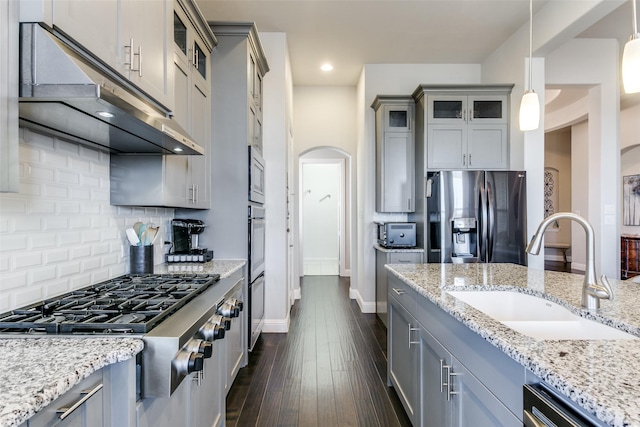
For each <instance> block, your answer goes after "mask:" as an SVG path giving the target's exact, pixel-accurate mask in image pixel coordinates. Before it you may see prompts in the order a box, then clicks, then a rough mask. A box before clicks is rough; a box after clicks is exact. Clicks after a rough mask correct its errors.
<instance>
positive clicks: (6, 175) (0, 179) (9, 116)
mask: <svg viewBox="0 0 640 427" xmlns="http://www.w3.org/2000/svg"><path fill="white" fill-rule="evenodd" d="M0 61H2V64H3V66H2V67H1V69H0V153H2V155H0V192H17V191H18V184H19V169H18V145H19V144H18V85H17V84H16V82H17V81H18V63H19V62H18V4H17V3H16V2H13V1H9V2H4V3H3V4H2V6H1V7H0Z"/></svg>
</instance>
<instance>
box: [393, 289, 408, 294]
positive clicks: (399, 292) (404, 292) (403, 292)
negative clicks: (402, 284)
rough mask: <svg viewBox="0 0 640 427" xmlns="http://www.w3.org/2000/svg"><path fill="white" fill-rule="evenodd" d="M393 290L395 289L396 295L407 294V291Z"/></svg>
mask: <svg viewBox="0 0 640 427" xmlns="http://www.w3.org/2000/svg"><path fill="white" fill-rule="evenodd" d="M391 289H393V292H395V293H396V295H403V294H406V293H407V291H405V290H403V289H398V288H391Z"/></svg>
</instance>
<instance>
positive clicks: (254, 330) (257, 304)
mask: <svg viewBox="0 0 640 427" xmlns="http://www.w3.org/2000/svg"><path fill="white" fill-rule="evenodd" d="M249 325H250V330H249V351H251V350H253V346H254V345H255V344H256V341H257V340H258V337H259V336H260V332H262V327H263V326H264V274H262V275H261V276H260V277H258V278H257V279H256V280H254V281H253V283H250V284H249Z"/></svg>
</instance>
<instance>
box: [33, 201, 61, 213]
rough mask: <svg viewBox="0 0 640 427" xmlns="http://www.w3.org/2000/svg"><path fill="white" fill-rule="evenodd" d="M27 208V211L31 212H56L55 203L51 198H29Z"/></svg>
mask: <svg viewBox="0 0 640 427" xmlns="http://www.w3.org/2000/svg"><path fill="white" fill-rule="evenodd" d="M27 209H28V212H29V213H32V214H49V215H53V214H54V213H55V212H56V204H55V202H53V201H51V200H45V199H29V201H28V202H27Z"/></svg>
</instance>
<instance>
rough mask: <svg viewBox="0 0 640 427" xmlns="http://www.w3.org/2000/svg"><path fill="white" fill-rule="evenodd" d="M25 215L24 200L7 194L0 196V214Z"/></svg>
mask: <svg viewBox="0 0 640 427" xmlns="http://www.w3.org/2000/svg"><path fill="white" fill-rule="evenodd" d="M26 213H27V202H26V200H23V199H19V198H16V197H14V196H13V195H8V194H6V193H5V194H0V214H2V215H9V214H21V215H24V214H26Z"/></svg>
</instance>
